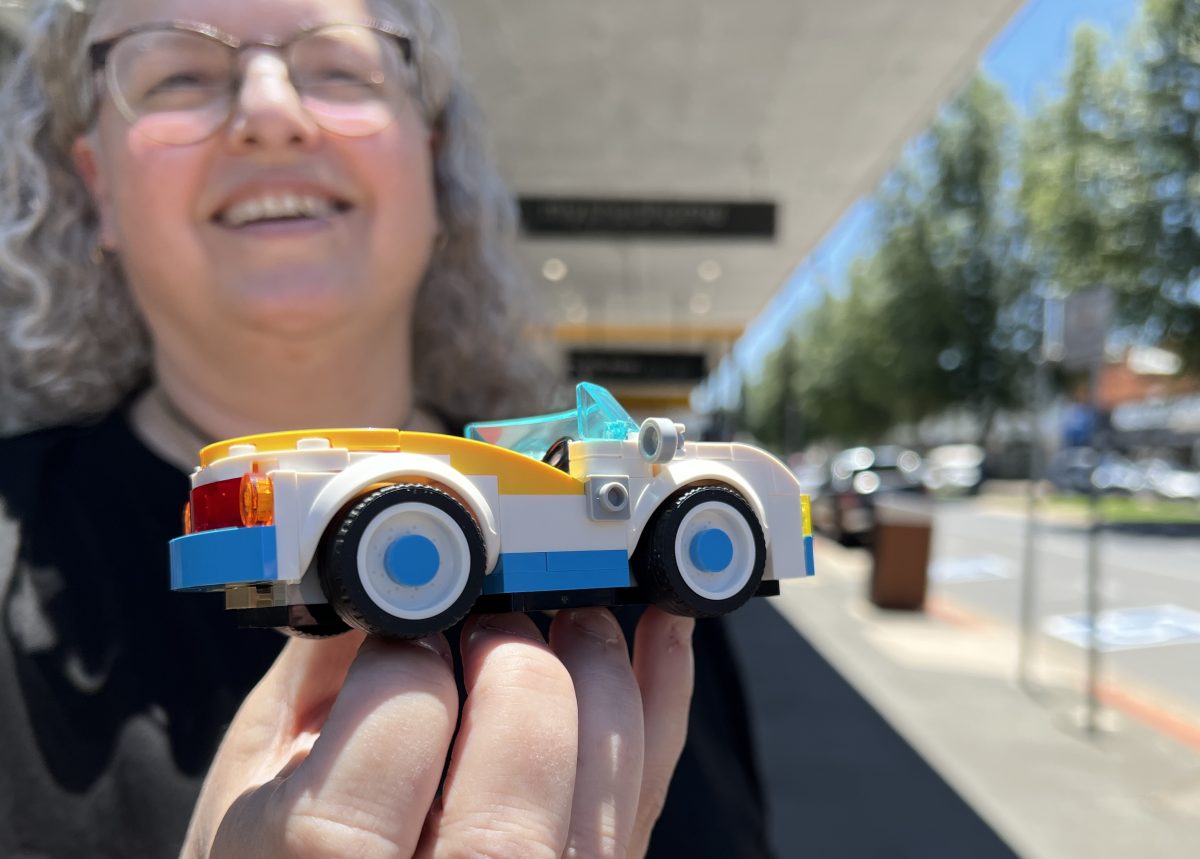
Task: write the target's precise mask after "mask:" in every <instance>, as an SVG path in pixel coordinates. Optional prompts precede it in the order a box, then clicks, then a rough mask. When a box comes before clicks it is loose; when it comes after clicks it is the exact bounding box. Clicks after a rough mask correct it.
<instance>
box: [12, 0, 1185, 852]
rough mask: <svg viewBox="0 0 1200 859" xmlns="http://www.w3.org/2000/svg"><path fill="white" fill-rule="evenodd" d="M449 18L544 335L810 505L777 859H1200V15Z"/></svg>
mask: <svg viewBox="0 0 1200 859" xmlns="http://www.w3.org/2000/svg"><path fill="white" fill-rule="evenodd" d="M446 5H447V6H448V7H449V8H450V10H451V12H452V13H453V15H454V17H455V19H456V21H457V24H458V28H459V30H460V33H461V40H462V43H463V55H464V58H465V63H466V66H467V69H468V72H469V77H470V79H471V80H472V81H473V83H474V86H475V88H476V92H477V94H478V96H479V99H480V101H481V103H482V105H483V108H484V110H485V113H486V114H487V117H488V122H489V125H490V127H491V131H492V135H493V139H494V142H495V149H496V152H497V155H498V157H499V161H500V163H501V166H502V172H503V173H504V175H505V177H506V178H507V180H508V181H509V183H510V184H511V186H512V188H513V190H514V193H515V194H516V196H517V198H518V203H519V206H520V210H521V215H522V229H521V235H520V252H521V255H522V257H523V259H524V261H525V263H526V265H527V267H528V269H529V271H530V273H531V275H532V276H533V278H534V279H535V280H536V289H537V294H538V297H539V301H540V304H541V306H542V308H543V310H544V319H543V320H542V321H541V322H540V323H539V326H540V327H539V328H538V330H537V331H535V332H533V334H532V336H538V337H541V338H543V339H544V340H545V341H546V342H547V344H548V346H549V347H550V348H551V350H552V351H553V353H554V354H555V355H556V356H557V357H558V358H559V360H560V361H561V365H562V367H563V370H564V374H565V376H567V377H569V378H570V379H572V380H573V379H586V380H590V381H594V382H598V383H601V384H604V385H606V386H608V387H609V388H610V389H611V390H613V392H614V393H615V394H616V395H617V396H618V398H619V399H621V400H622V402H623V403H624V404H625V405H626V406H627V407H629V409H630V410H631V411H632V412H633V413H634V414H635V415H636V416H638V417H641V416H644V415H646V414H650V413H655V414H668V415H672V416H676V417H677V419H684V420H686V421H687V423H688V425H689V432H690V433H691V434H692V436H693V437H699V436H703V437H706V438H712V439H734V438H736V439H739V440H748V441H751V442H754V443H757V444H761V445H763V446H765V447H767V448H769V449H771V450H773V451H774V452H776V453H777V454H778V455H779V456H780V457H781V458H782V459H784V460H785V461H786V462H788V463H789V465H791V466H792V468H793V469H794V470H795V472H796V474H797V476H798V478H799V479H800V480H801V482H802V483H803V484H805V486H806V488H807V491H809V492H810V493H811V494H812V496H813V512H814V519H815V523H816V526H817V529H818V533H819V534H820V535H821V536H820V538H819V543H818V548H817V565H818V576H817V577H816V578H815V579H812V580H807V581H799V582H794V583H788V584H787V585H785V587H784V589H783V594H782V595H781V596H780V597H779V598H777V599H774V600H770V601H761V602H758V603H755V604H752V605H751V606H749V607H747V608H746V609H744V610H742V611H740V612H738V613H737V614H736V615H734V616H733V617H732V618H731V621H730V625H731V632H732V635H733V637H734V639H735V642H736V644H737V646H738V648H739V653H740V655H741V658H742V661H743V665H744V667H745V669H746V682H747V685H748V692H749V695H750V697H751V700H752V702H753V710H754V712H753V718H754V723H755V725H754V727H755V730H756V732H757V735H758V740H759V744H760V746H761V754H760V761H759V765H760V767H761V769H762V772H763V776H764V780H765V783H766V787H767V793H768V796H767V801H768V803H769V805H770V810H771V815H772V827H773V831H772V835H773V838H774V841H775V845H776V849H777V850H778V851H779V853H780V855H782V856H797V855H801V854H805V855H818V856H827V855H828V856H876V855H889V856H992V855H996V856H1003V855H1013V854H1016V855H1022V856H1036V857H1059V856H1065V857H1074V856H1088V857H1094V856H1105V857H1106V856H1113V857H1116V856H1120V857H1128V856H1143V855H1155V856H1180V857H1182V856H1188V857H1194V856H1196V855H1198V853H1200V3H1198V2H1194V0H1089V1H1088V2H1078V0H1028V2H1020V1H1019V0H970V1H969V2H963V0H904V2H897V0H858V2H855V3H842V4H834V3H828V2H823V0H788V2H780V1H779V0H741V2H739V3H736V4H735V3H721V4H698V3H694V2H689V0H655V2H640V0H639V2H635V0H612V2H607V3H587V2H583V0H558V1H557V2H554V3H545V2H535V0H505V2H498V0H492V2H482V0H447V2H446ZM21 20H22V19H21V14H20V13H19V12H18V11H17V8H16V4H15V3H12V2H4V0H0V65H2V63H3V59H4V58H5V56H6V55H7V54H8V53H10V52H12V51H13V50H15V45H16V44H17V43H18V40H19V38H20V33H21V29H22V23H21Z"/></svg>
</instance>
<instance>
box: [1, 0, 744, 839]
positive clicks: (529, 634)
mask: <svg viewBox="0 0 1200 859" xmlns="http://www.w3.org/2000/svg"><path fill="white" fill-rule="evenodd" d="M80 7H82V8H80ZM64 58H65V59H64ZM0 116H3V117H4V118H5V119H4V125H3V126H2V127H0V308H2V311H0V312H2V314H3V315H2V317H0V325H2V326H3V342H2V345H0V349H2V350H3V352H0V367H2V369H0V402H2V403H3V421H4V424H5V428H6V429H7V430H8V431H10V432H13V431H22V434H19V435H16V436H14V437H12V438H9V439H7V440H5V441H4V442H3V443H2V444H0V505H2V506H0V514H3V516H2V518H0V590H2V592H3V593H4V606H3V609H4V611H3V620H2V621H0V623H2V624H3V629H4V632H5V635H4V643H3V645H2V647H3V650H4V653H3V654H2V655H0V717H2V718H3V719H4V723H5V725H6V727H7V729H8V734H7V737H6V741H5V743H4V744H3V745H2V746H0V797H4V798H5V803H6V804H5V805H0V808H3V811H4V814H5V816H6V820H5V824H4V826H3V827H2V828H0V854H3V855H24V854H36V855H57V854H63V855H66V854H70V855H89V856H102V855H139V856H142V855H145V856H156V855H167V854H168V853H174V852H176V851H177V850H178V849H179V845H180V842H181V841H183V853H184V855H189V856H192V855H195V856H207V855H213V856H262V855H271V856H291V855H305V856H307V855H321V856H325V855H354V856H359V855H362V856H368V855H369V856H373V855H380V856H383V855H387V856H393V855H403V856H407V855H414V854H416V855H433V854H435V853H436V854H439V855H440V854H445V853H453V854H459V853H465V852H472V853H479V854H483V853H499V854H503V855H521V856H532V855H558V854H561V853H563V852H564V851H567V852H573V854H574V855H617V856H624V855H631V856H640V855H643V854H644V853H646V851H647V845H648V843H649V839H650V834H651V829H652V827H653V826H654V823H655V820H656V818H657V817H658V816H659V811H660V809H662V808H663V806H664V803H666V811H665V813H664V817H663V821H662V825H661V826H660V828H659V830H658V832H657V833H656V835H655V847H653V848H651V853H654V852H656V851H658V850H662V851H664V855H678V854H682V853H689V854H691V855H695V854H696V851H697V849H699V847H700V846H702V847H703V848H705V849H707V850H711V851H712V855H747V854H748V852H749V851H750V850H752V849H753V850H755V851H757V850H759V849H760V848H761V846H762V841H761V834H760V833H761V828H760V827H759V825H758V824H760V823H761V817H760V816H759V814H758V812H757V803H756V802H755V800H756V794H755V787H754V779H753V768H752V765H751V764H750V763H749V760H750V755H749V749H748V745H747V743H746V738H745V736H746V735H745V726H744V721H743V715H742V712H741V709H740V705H739V704H738V701H739V700H740V699H739V697H738V692H737V689H736V684H735V678H734V675H733V673H732V670H731V666H730V662H729V656H728V652H727V648H726V647H725V644H724V640H723V638H722V637H721V633H720V629H719V627H717V626H716V625H711V626H704V627H702V628H701V632H700V633H698V637H697V640H696V647H697V650H698V652H700V654H701V657H702V658H703V659H705V660H706V662H705V665H706V666H707V667H706V672H707V671H711V672H712V674H713V678H715V682H713V680H712V679H710V678H704V682H702V683H701V684H700V685H699V686H698V687H697V690H696V694H697V701H696V704H695V706H694V707H693V717H692V718H693V724H692V728H693V740H692V741H691V742H690V743H689V746H688V750H687V751H686V752H685V753H684V755H683V758H682V762H681V763H680V764H679V766H680V773H681V774H682V773H685V772H686V773H687V774H688V775H689V776H690V778H689V782H690V784H688V785H682V786H681V785H680V784H679V783H678V782H679V780H677V783H676V785H675V786H674V787H672V789H671V793H670V798H669V799H668V797H667V786H668V784H669V783H671V776H672V772H673V771H674V769H675V767H676V764H677V761H679V760H680V749H681V747H682V746H683V744H684V738H685V734H686V731H687V727H686V726H687V718H688V716H687V713H688V701H689V697H690V696H691V693H692V679H691V678H692V671H691V660H692V647H691V634H692V622H691V621H690V620H688V619H684V618H676V617H672V616H668V615H666V614H663V613H661V612H658V611H655V610H647V611H646V612H645V613H644V614H643V615H642V616H641V620H640V622H639V623H638V626H637V632H636V641H635V646H634V654H633V660H632V665H631V664H630V660H629V658H628V655H627V651H626V646H625V634H624V633H623V632H622V629H621V628H620V627H619V626H618V624H617V623H616V622H615V621H614V618H613V616H612V614H611V613H610V612H608V611H606V610H585V611H572V612H563V613H560V614H559V615H558V616H557V617H556V618H555V619H554V621H553V623H552V624H551V625H550V628H549V631H548V635H545V634H544V633H543V631H542V630H541V629H539V628H538V627H537V626H536V625H535V624H534V622H533V621H532V620H531V619H530V618H528V617H526V616H523V615H506V616H490V617H475V618H471V619H470V620H468V621H467V623H466V624H465V626H464V627H463V629H462V630H461V638H460V634H459V632H458V631H457V630H456V631H454V632H453V633H452V634H451V636H450V641H449V642H448V641H447V640H446V638H444V637H443V636H433V637H431V638H429V639H425V640H422V641H419V642H414V643H397V642H385V641H380V640H370V641H367V642H365V643H364V642H363V640H362V637H361V636H356V635H352V634H347V635H344V636H341V637H339V638H336V639H333V640H328V641H319V642H312V641H293V642H291V643H289V644H288V645H287V646H286V647H284V648H283V649H282V652H280V641H281V639H280V638H279V636H277V635H275V634H274V633H270V632H268V631H246V630H234V629H231V628H230V624H229V621H228V618H227V617H226V616H225V615H224V614H223V613H222V608H221V605H220V602H219V600H217V601H216V602H215V603H214V602H212V601H206V600H204V599H203V598H202V597H198V596H194V595H192V596H181V595H174V594H169V593H167V591H166V587H165V570H164V568H163V557H162V554H163V552H164V546H165V541H166V539H167V538H169V537H170V536H173V535H174V534H175V533H177V531H178V518H177V517H178V512H177V511H178V510H179V508H180V504H181V501H182V499H183V497H184V495H185V494H186V480H185V478H184V472H183V471H182V470H181V469H187V468H190V467H191V465H192V464H193V458H194V456H195V451H196V449H197V448H198V447H199V446H200V445H202V444H203V443H205V442H206V441H209V440H212V439H216V438H224V437H231V436H235V435H243V434H247V433H252V432H259V431H268V430H274V429H280V428H294V427H311V426H339V425H341V426H356V425H358V426H366V425H377V426H403V427H409V428H420V429H429V430H437V431H445V430H451V431H452V430H454V429H456V428H457V426H458V424H459V420H460V419H461V418H462V417H471V418H480V417H490V416H496V415H501V414H514V413H519V412H521V411H524V410H525V409H526V408H527V407H528V406H529V400H530V396H529V395H530V394H531V393H536V392H537V391H539V390H541V389H542V388H543V387H544V384H545V383H544V379H543V378H542V376H541V375H539V372H538V370H537V362H536V361H534V360H533V359H532V358H531V357H530V356H529V355H528V354H527V353H526V351H525V350H524V349H523V348H521V344H522V342H523V341H522V336H521V335H522V331H521V325H522V323H523V320H524V319H525V318H526V317H525V315H524V307H523V306H522V304H521V303H520V301H519V300H518V292H517V286H516V285H517V278H516V276H515V274H514V273H513V269H512V268H511V266H510V265H509V263H508V259H507V256H506V253H507V252H506V250H505V247H504V244H503V240H504V239H505V238H506V237H507V233H508V232H509V227H510V214H509V212H510V208H509V205H508V203H507V201H506V199H505V197H504V193H503V189H502V188H501V187H500V185H499V183H498V182H497V181H496V179H495V177H494V175H493V173H492V172H491V170H490V168H489V167H488V166H487V164H486V162H485V161H484V159H483V158H482V155H481V152H482V143H481V136H480V132H479V130H478V127H477V124H476V120H475V114H474V112H473V110H472V108H471V105H470V101H469V98H468V96H467V95H466V93H465V92H464V90H463V88H462V85H461V83H460V81H459V77H458V69H457V64H456V62H455V58H454V51H453V45H452V42H451V40H450V37H449V35H448V30H447V28H446V27H445V26H444V24H443V22H442V21H441V19H440V18H439V17H438V16H437V15H436V14H435V11H434V10H433V8H432V7H431V6H430V5H429V4H428V2H425V0H407V2H389V3H384V2H366V0H258V2H254V3H246V2H243V0H186V2H185V0H100V2H99V3H96V4H81V3H77V2H65V0H60V2H51V3H47V4H45V5H44V7H42V8H41V9H40V10H39V11H38V12H37V13H36V14H35V15H34V16H33V18H32V22H31V39H30V44H29V48H28V50H27V52H26V53H25V54H23V55H21V56H20V57H19V58H18V60H17V63H16V65H15V67H14V68H13V69H12V70H11V71H8V72H6V74H5V82H4V85H3V91H2V92H0ZM96 415H101V416H102V417H100V418H99V419H96V418H95V416H96ZM35 427H51V428H49V429H41V430H37V431H31V430H33V429H34V428H35ZM452 645H454V646H453V647H452ZM459 646H460V647H461V652H459ZM455 659H458V660H460V662H461V669H462V674H463V680H464V682H465V688H466V692H467V696H468V697H467V698H466V702H465V704H464V705H462V706H461V714H460V698H459V691H458V689H457V688H456V685H455V680H454V674H453V671H452V666H453V663H454V661H455ZM264 671H265V672H266V674H265V676H263V672H264ZM260 677H261V678H262V679H261V682H258V683H257V686H255V685H254V684H255V683H256V682H257V681H258V680H259V678H260ZM252 687H253V691H251V688H252ZM247 693H249V694H248V695H247ZM243 699H244V701H243ZM239 705H240V707H239ZM235 710H236V718H234V719H233V722H232V725H231V726H230V727H229V729H228V731H227V732H225V733H224V739H223V741H222V742H221V746H220V749H219V750H215V746H216V743H217V741H218V739H219V738H220V737H221V735H222V732H223V731H224V728H225V725H226V724H227V723H228V721H229V719H230V718H232V717H233V715H234V712H235ZM460 718H461V722H459V719H460ZM456 727H457V733H456ZM697 732H698V733H697ZM697 736H699V737H700V738H702V739H703V738H706V737H707V738H708V741H707V742H701V741H698V740H697V739H696V737H697ZM214 751H216V756H215V758H214V757H213V754H214ZM447 761H449V763H448V769H446V767H447ZM444 769H445V773H443V770H444ZM206 772H207V776H206V777H205V773H206ZM443 775H444V783H443ZM716 775H720V776H721V781H720V783H719V785H718V783H717V782H716V779H715V778H714V776H716ZM201 778H204V785H203V791H202V792H201V793H200V795H199V799H198V800H197V790H198V788H199V781H200V779H201ZM689 788H690V789H691V791H692V795H688V794H687V793H686V791H687V790H688V789H689ZM722 790H724V792H725V793H724V794H722ZM699 802H705V804H706V805H708V804H709V803H711V806H712V807H706V808H705V814H704V815H703V818H704V819H702V820H696V819H695V818H694V817H693V815H694V814H695V810H696V808H697V805H698V803H699ZM673 808H674V809H677V810H675V811H672V809H673ZM685 815H686V816H685ZM689 818H691V819H689ZM189 819H190V824H189V823H188V821H189ZM185 828H186V830H187V836H186V839H184V830H185ZM6 839H7V840H6Z"/></svg>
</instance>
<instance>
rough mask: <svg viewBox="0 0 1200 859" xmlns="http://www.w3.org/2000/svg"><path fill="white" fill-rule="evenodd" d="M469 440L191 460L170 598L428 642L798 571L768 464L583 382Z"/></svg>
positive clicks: (782, 484) (254, 446)
mask: <svg viewBox="0 0 1200 859" xmlns="http://www.w3.org/2000/svg"><path fill="white" fill-rule="evenodd" d="M467 435H468V437H467V438H456V437H453V436H448V435H438V434H433V433H415V432H401V431H400V430H380V429H349V430H303V431H295V432H282V433H269V434H266V435H258V436H248V437H245V438H237V439H231V440H229V441H224V442H220V443H218V444H215V445H210V446H209V447H206V448H205V449H204V450H202V451H201V452H200V467H199V468H197V469H196V470H195V472H193V474H192V491H191V500H190V502H189V505H188V508H187V513H186V514H185V523H186V524H185V532H186V533H185V536H182V537H179V538H176V539H175V540H172V541H171V586H172V588H174V589H176V590H216V591H224V593H225V597H226V607H227V608H231V609H235V610H237V611H238V612H239V613H240V618H239V619H240V620H241V621H243V623H244V624H245V625H253V626H274V627H279V628H282V629H284V630H285V631H293V632H299V633H302V634H306V635H331V634H336V633H338V632H341V631H344V630H346V629H348V628H349V627H351V626H353V627H357V628H359V629H362V630H364V631H366V632H369V633H374V634H379V635H388V636H394V637H400V638H409V637H416V636H424V635H429V634H431V633H433V632H437V631H440V630H443V629H446V628H448V627H450V626H452V625H453V624H454V623H456V622H457V621H458V620H459V619H460V618H462V617H463V616H464V615H465V614H466V613H467V612H468V611H470V610H472V609H473V608H475V607H477V606H478V607H479V608H480V610H485V611H530V610H536V609H549V608H563V607H569V606H582V605H617V604H624V603H630V602H649V603H654V604H656V605H658V606H660V607H662V608H664V609H665V610H667V611H671V612H674V613H676V614H684V615H691V616H694V617H709V616H714V615H719V614H724V613H726V612H729V611H732V610H733V609H736V608H737V607H738V606H740V605H741V604H742V603H744V602H745V601H746V600H747V599H749V598H750V597H751V596H755V595H770V594H773V593H778V584H777V580H778V579H782V578H786V577H790V576H803V575H811V574H812V572H813V561H812V532H811V525H810V524H809V523H810V521H811V520H810V517H809V508H808V498H807V496H804V495H802V494H801V492H800V487H799V484H798V483H797V482H796V479H795V477H794V476H793V475H792V473H791V472H790V471H789V470H788V469H787V467H786V466H784V465H783V463H781V462H779V460H777V459H775V458H774V457H772V456H771V455H770V454H768V453H766V452H764V451H762V450H759V449H757V448H754V447H750V446H747V445H742V444H729V443H716V442H687V443H685V441H684V431H683V426H682V425H681V424H676V423H674V422H673V421H671V420H669V419H666V418H648V419H647V420H645V421H643V422H642V424H641V425H640V427H639V425H638V424H637V423H635V422H634V421H633V419H632V418H631V417H630V416H629V414H628V413H627V412H626V411H625V410H624V409H623V408H622V407H621V406H620V404H619V403H618V402H617V401H616V400H615V399H614V398H613V397H612V395H611V394H609V393H608V391H606V390H604V389H603V388H601V387H599V386H597V385H591V384H588V383H586V382H585V383H582V384H580V385H579V386H578V388H577V390H576V407H575V409H574V410H572V411H566V412H559V413H557V414H551V415H542V416H538V417H532V418H521V419H514V420H507V421H493V422H488V423H478V424H472V425H471V426H470V427H468V428H467Z"/></svg>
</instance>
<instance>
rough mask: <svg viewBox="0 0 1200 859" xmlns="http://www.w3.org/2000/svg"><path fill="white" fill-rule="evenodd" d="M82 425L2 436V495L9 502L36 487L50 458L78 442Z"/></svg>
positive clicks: (0, 479) (0, 461)
mask: <svg viewBox="0 0 1200 859" xmlns="http://www.w3.org/2000/svg"><path fill="white" fill-rule="evenodd" d="M84 432H85V427H83V426H62V427H51V428H49V429H40V430H35V431H33V432H28V433H24V434H22V435H15V436H8V437H7V438H0V496H2V497H4V498H5V499H6V500H7V501H8V502H9V503H10V506H11V505H12V503H13V502H15V501H18V500H26V498H27V497H28V496H29V495H30V494H32V493H33V492H35V491H36V487H37V486H38V484H39V483H40V482H41V478H42V476H43V471H44V469H45V467H46V463H47V462H48V461H53V460H54V459H56V458H57V456H60V455H61V454H62V453H63V452H64V451H65V450H69V449H71V448H72V447H74V446H75V445H77V444H78V442H79V437H80V435H81V434H82V433H84Z"/></svg>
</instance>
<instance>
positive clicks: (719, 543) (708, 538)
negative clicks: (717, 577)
mask: <svg viewBox="0 0 1200 859" xmlns="http://www.w3.org/2000/svg"><path fill="white" fill-rule="evenodd" d="M688 555H689V556H690V557H691V559H692V563H693V564H694V565H695V566H696V568H697V569H698V570H700V571H701V572H702V573H719V572H721V571H722V570H724V569H725V568H726V567H728V566H729V564H730V562H731V561H733V541H732V540H730V539H729V535H728V534H726V533H725V532H724V531H722V530H721V529H720V528H705V529H704V530H703V531H701V532H699V533H698V534H696V536H694V537H692V543H691V545H690V546H688Z"/></svg>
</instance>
